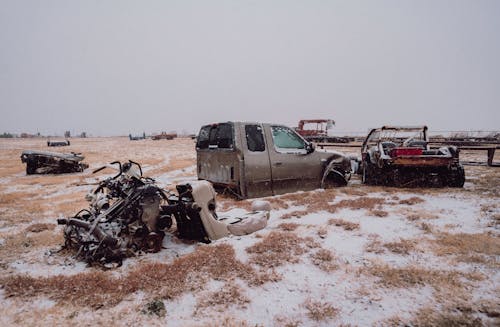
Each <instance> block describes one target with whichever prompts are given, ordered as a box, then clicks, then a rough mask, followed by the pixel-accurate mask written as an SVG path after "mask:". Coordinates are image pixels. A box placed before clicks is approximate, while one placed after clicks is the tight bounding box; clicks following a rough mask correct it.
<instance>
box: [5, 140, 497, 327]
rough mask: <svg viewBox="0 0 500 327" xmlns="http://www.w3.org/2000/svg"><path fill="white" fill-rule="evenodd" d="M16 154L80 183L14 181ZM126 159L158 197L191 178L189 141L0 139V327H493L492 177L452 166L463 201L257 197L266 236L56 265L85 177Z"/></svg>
mask: <svg viewBox="0 0 500 327" xmlns="http://www.w3.org/2000/svg"><path fill="white" fill-rule="evenodd" d="M27 149H33V150H49V151H58V152H70V151H72V152H81V153H83V154H84V155H85V156H86V159H85V162H87V163H89V164H90V168H89V169H87V170H85V171H84V172H83V173H76V174H65V175H30V176H27V175H26V174H25V166H24V164H22V163H21V160H20V158H19V157H20V154H21V152H22V151H23V150H27ZM345 151H346V152H347V153H353V154H355V151H356V149H352V148H351V149H349V148H346V149H345ZM462 156H463V157H464V158H465V159H468V160H470V159H475V158H481V159H483V158H482V154H481V157H480V155H479V154H477V153H467V152H464V153H463V154H462ZM484 157H485V156H484ZM127 159H132V160H134V161H137V162H140V163H141V164H143V168H144V174H145V175H146V176H149V177H152V178H154V179H156V180H157V182H158V184H159V185H160V186H162V187H165V188H172V187H173V186H174V185H175V184H176V183H181V182H185V181H190V180H195V179H196V171H195V160H196V153H195V150H194V143H193V140H191V139H181V138H180V139H176V140H171V141H167V140H160V141H152V140H141V141H129V140H128V138H118V137H117V138H88V139H71V146H69V147H62V148H47V147H46V143H45V141H44V140H42V139H11V140H0V285H1V288H0V303H1V306H0V325H2V326H12V325H22V326H40V325H49V326H53V325H64V326H68V325H78V326H86V325H89V326H90V325H92V326H95V325H108V326H109V325H113V326H114V325H118V326H120V325H124V326H131V325H138V326H140V325H162V326H164V325H167V326H256V325H257V326H370V325H376V326H385V325H396V326H397V325H414V326H443V325H447V326H458V325H459V326H480V325H485V326H489V325H497V326H498V325H500V301H499V294H500V269H499V268H500V261H499V260H500V238H499V227H500V224H499V223H500V201H499V200H500V168H488V167H484V166H466V168H465V171H466V183H465V186H464V188H463V189H452V188H442V189H397V188H391V187H371V186H365V185H361V183H360V181H359V179H358V178H357V177H354V178H353V179H352V180H351V182H350V184H349V186H347V187H343V188H337V189H329V190H315V191H310V192H300V191H299V192H296V193H290V194H286V195H281V196H274V197H268V198H265V199H266V200H268V201H270V202H271V204H272V208H273V210H272V211H271V217H270V219H269V222H268V226H267V228H266V229H263V230H261V231H258V232H256V233H254V234H251V235H247V236H241V237H235V236H233V237H227V238H225V239H221V240H218V241H215V242H212V243H211V244H208V245H205V244H199V243H192V242H185V241H182V240H179V239H178V238H177V237H175V236H174V235H168V236H166V237H165V240H164V243H163V247H164V248H163V250H162V251H160V252H159V253H154V254H144V255H140V256H137V257H134V258H129V259H126V260H125V261H124V264H123V266H121V267H118V268H116V269H113V270H102V269H99V268H95V267H87V266H86V265H85V264H84V263H81V262H78V261H76V260H75V259H74V258H73V257H72V255H71V253H68V252H65V251H62V252H58V250H59V249H60V248H61V245H62V244H63V236H62V228H61V227H60V226H57V225H56V219H57V218H60V217H68V216H71V215H73V214H75V213H76V212H77V211H79V210H80V209H83V208H85V207H86V206H87V203H86V201H85V200H84V196H85V194H86V193H88V192H89V191H90V190H92V189H93V188H94V187H95V183H96V182H97V181H98V180H100V179H102V178H104V177H106V176H109V174H111V172H110V171H102V172H100V173H98V174H96V175H93V174H92V173H91V171H92V170H93V169H95V168H98V167H100V166H102V165H104V164H105V163H109V162H111V161H114V160H121V161H125V160H127ZM250 203H251V201H236V200H234V199H231V198H227V197H219V198H218V199H217V205H218V207H217V211H218V212H219V213H222V212H227V213H228V214H231V215H237V214H238V213H241V211H242V210H245V209H248V208H249V207H250ZM161 302H162V303H163V304H164V306H165V310H162V306H161Z"/></svg>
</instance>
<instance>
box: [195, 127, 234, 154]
mask: <svg viewBox="0 0 500 327" xmlns="http://www.w3.org/2000/svg"><path fill="white" fill-rule="evenodd" d="M196 148H198V149H208V148H217V149H232V148H233V125H232V124H229V123H223V124H214V125H207V126H203V127H202V128H201V130H200V133H199V134H198V141H197V142H196Z"/></svg>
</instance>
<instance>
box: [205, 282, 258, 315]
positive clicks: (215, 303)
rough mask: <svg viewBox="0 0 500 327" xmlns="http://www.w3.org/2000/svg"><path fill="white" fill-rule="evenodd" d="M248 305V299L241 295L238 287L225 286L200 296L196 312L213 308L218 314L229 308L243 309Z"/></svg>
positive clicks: (233, 285)
mask: <svg viewBox="0 0 500 327" xmlns="http://www.w3.org/2000/svg"><path fill="white" fill-rule="evenodd" d="M248 303H250V299H248V297H246V296H245V294H243V292H242V290H241V288H240V287H239V286H238V285H235V284H225V285H224V286H223V287H222V288H221V289H220V290H217V291H215V292H208V293H202V294H200V296H199V297H198V300H197V305H196V311H199V310H203V309H207V308H215V309H216V310H217V311H219V312H224V311H225V310H226V309H227V308H229V307H230V306H238V307H239V308H241V309H242V308H245V307H246V305H247V304H248Z"/></svg>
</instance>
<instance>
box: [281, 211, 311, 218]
mask: <svg viewBox="0 0 500 327" xmlns="http://www.w3.org/2000/svg"><path fill="white" fill-rule="evenodd" d="M308 214H310V212H309V211H307V210H295V211H292V212H288V213H285V214H283V215H281V217H280V218H281V219H290V218H301V217H302V216H305V215H308Z"/></svg>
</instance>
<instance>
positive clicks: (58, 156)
mask: <svg viewBox="0 0 500 327" xmlns="http://www.w3.org/2000/svg"><path fill="white" fill-rule="evenodd" d="M84 158H85V157H84V156H82V155H81V154H77V153H58V152H47V151H32V150H26V151H23V153H22V154H21V162H23V163H26V174H27V175H32V174H63V173H76V172H82V171H84V170H85V168H88V167H89V165H87V164H86V163H83V162H81V161H82V160H83V159H84Z"/></svg>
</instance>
